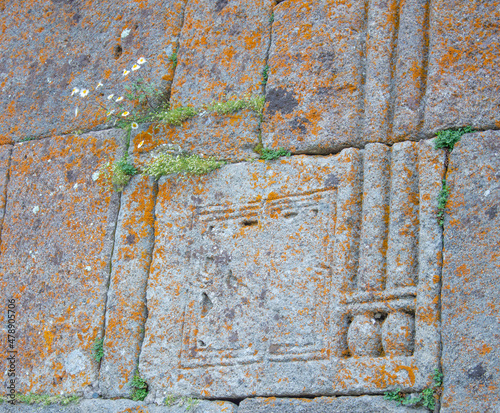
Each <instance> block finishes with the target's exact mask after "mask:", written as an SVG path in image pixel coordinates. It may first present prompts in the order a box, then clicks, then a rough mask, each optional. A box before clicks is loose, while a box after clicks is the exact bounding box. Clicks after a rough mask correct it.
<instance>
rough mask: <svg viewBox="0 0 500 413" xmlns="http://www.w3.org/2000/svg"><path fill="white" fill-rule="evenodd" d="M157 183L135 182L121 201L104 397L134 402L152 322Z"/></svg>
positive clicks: (109, 308)
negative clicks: (149, 295) (149, 297)
mask: <svg viewBox="0 0 500 413" xmlns="http://www.w3.org/2000/svg"><path fill="white" fill-rule="evenodd" d="M154 205H155V183H154V182H153V180H152V178H149V177H143V176H135V177H134V178H132V180H131V181H130V182H129V184H128V185H127V187H126V188H125V190H124V191H123V193H122V196H121V205H120V214H119V216H118V224H117V228H116V233H115V244H114V252H113V262H112V265H111V281H110V285H109V289H108V299H107V303H106V329H105V333H104V337H105V339H104V358H103V359H102V362H101V366H100V370H99V389H100V391H101V395H102V396H103V397H129V396H130V387H129V386H128V385H127V384H128V383H129V382H130V381H131V380H132V378H133V376H134V373H135V371H136V369H137V364H138V362H139V352H140V349H141V344H142V339H143V337H144V324H145V322H146V316H147V310H146V285H147V281H148V274H149V266H150V264H151V254H152V251H153V243H154V229H153V225H154Z"/></svg>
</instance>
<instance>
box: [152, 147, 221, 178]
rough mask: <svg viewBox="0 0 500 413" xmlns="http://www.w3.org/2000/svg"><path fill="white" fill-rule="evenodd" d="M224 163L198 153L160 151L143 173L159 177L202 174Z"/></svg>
mask: <svg viewBox="0 0 500 413" xmlns="http://www.w3.org/2000/svg"><path fill="white" fill-rule="evenodd" d="M223 165H225V162H224V161H219V160H217V159H216V158H214V157H210V158H202V157H201V156H198V155H187V154H179V155H172V154H169V153H161V154H159V155H157V156H156V157H154V158H153V159H152V160H151V161H150V162H149V164H147V165H146V167H145V168H144V170H143V174H144V175H149V176H152V177H153V178H155V179H159V178H160V177H162V176H164V175H171V174H180V175H204V174H207V173H209V172H211V171H213V170H215V169H218V168H220V167H222V166H223Z"/></svg>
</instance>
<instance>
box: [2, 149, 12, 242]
mask: <svg viewBox="0 0 500 413" xmlns="http://www.w3.org/2000/svg"><path fill="white" fill-rule="evenodd" d="M11 153H12V146H11V145H2V146H0V243H1V242H2V223H3V216H4V215H5V203H6V201H7V183H8V181H9V165H10V154H11Z"/></svg>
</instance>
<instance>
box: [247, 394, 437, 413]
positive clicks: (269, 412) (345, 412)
mask: <svg viewBox="0 0 500 413" xmlns="http://www.w3.org/2000/svg"><path fill="white" fill-rule="evenodd" d="M278 412H279V413H306V412H307V413H409V412H415V413H418V412H422V413H424V412H428V410H427V409H426V408H425V407H419V408H418V407H411V408H408V407H405V406H401V405H399V404H398V403H396V402H394V401H388V400H384V398H383V397H382V396H358V397H318V398H316V399H277V398H275V397H269V398H260V397H255V398H252V399H246V400H243V401H242V402H241V403H240V405H239V407H238V413H278Z"/></svg>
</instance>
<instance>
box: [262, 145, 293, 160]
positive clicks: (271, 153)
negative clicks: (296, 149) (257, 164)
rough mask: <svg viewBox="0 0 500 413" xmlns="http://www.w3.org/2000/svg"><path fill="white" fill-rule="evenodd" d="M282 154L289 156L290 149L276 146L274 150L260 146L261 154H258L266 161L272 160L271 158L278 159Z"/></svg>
mask: <svg viewBox="0 0 500 413" xmlns="http://www.w3.org/2000/svg"><path fill="white" fill-rule="evenodd" d="M282 156H291V153H290V151H287V150H286V149H284V148H278V149H276V150H275V149H267V148H262V149H261V154H260V159H264V160H266V161H272V160H274V159H278V158H280V157H282Z"/></svg>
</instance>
